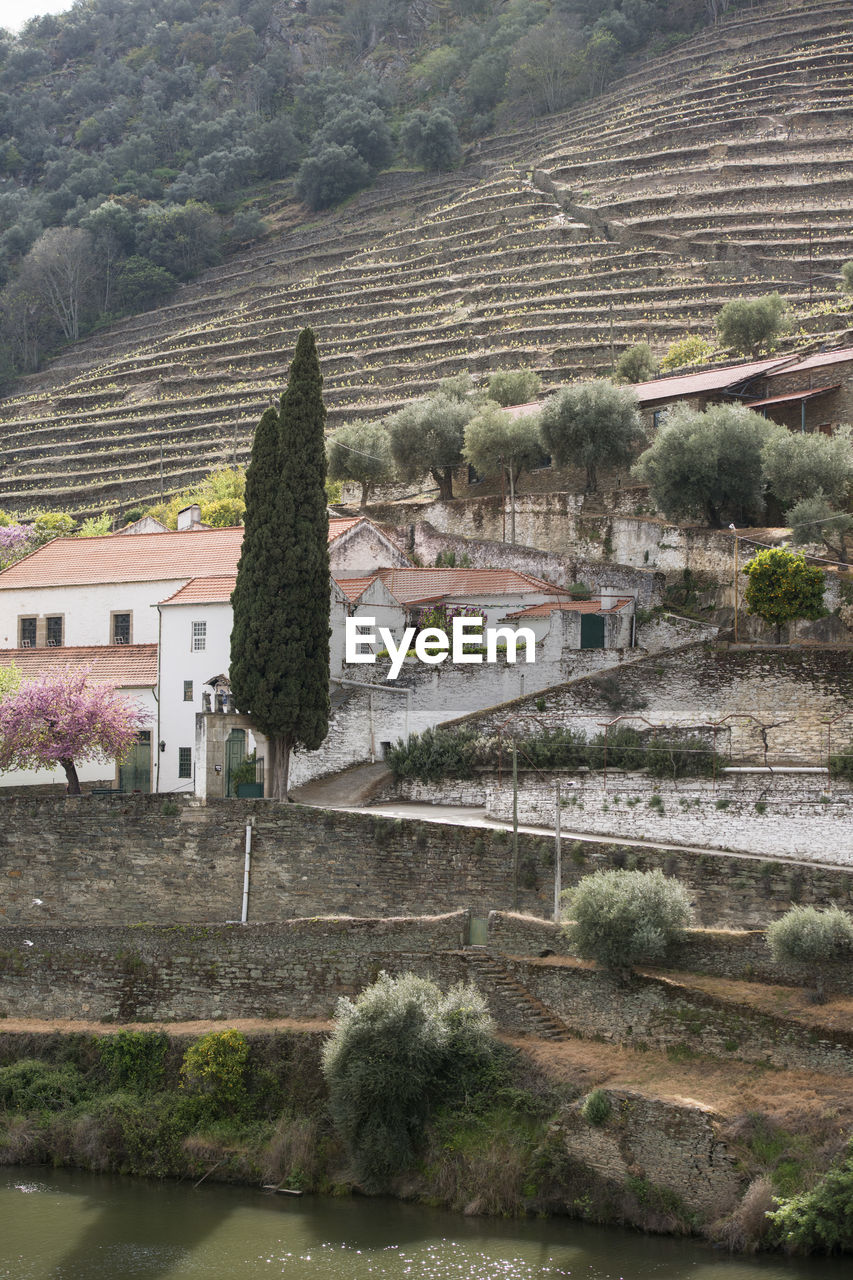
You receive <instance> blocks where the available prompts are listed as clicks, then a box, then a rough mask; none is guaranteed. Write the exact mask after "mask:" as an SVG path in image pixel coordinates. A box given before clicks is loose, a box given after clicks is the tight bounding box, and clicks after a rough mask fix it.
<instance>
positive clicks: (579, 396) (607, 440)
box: [541, 378, 643, 493]
mask: <svg viewBox="0 0 853 1280" xmlns="http://www.w3.org/2000/svg"><path fill="white" fill-rule="evenodd" d="M541 424H542V425H541V437H542V444H543V445H544V447H545V450H546V452H547V453H550V454H551V456H552V457H553V459H554V462H555V463H556V464H557V466H560V467H565V466H580V467H584V468H585V469H586V488H587V492H588V493H590V492H591V493H594V492H595V491H596V489H597V488H598V472H599V470H600V469H601V468H602V467H624V466H627V465H628V463H629V462H630V461H631V458H632V457H633V454H634V449H635V447H636V445H637V444H638V443H639V441H640V440H642V438H643V428H642V423H641V420H640V413H639V409H638V408H637V397H636V394H635V393H634V391H632V389H631V388H630V387H617V386H616V384H615V383H613V382H610V381H609V380H608V379H606V378H599V379H596V380H595V381H592V382H577V383H575V384H574V386H571V387H566V388H565V390H563V391H558V392H557V394H556V395H553V396H551V397H550V398H549V399H548V400H546V401H545V404H544V406H543V408H542V418H541Z"/></svg>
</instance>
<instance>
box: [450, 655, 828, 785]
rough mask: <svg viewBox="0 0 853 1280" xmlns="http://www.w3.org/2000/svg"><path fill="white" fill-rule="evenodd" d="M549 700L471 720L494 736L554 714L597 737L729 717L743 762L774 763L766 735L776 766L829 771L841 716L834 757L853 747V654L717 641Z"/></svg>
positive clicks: (578, 685) (527, 701)
mask: <svg viewBox="0 0 853 1280" xmlns="http://www.w3.org/2000/svg"><path fill="white" fill-rule="evenodd" d="M542 697H543V698H544V706H545V710H544V712H541V711H540V709H539V708H538V707H537V705H536V704H537V701H538V699H536V698H533V697H526V698H524V699H519V700H518V701H517V702H516V703H515V704H514V705H513V706H512V707H503V708H501V710H500V712H499V713H497V712H496V713H494V714H493V713H489V712H484V713H482V714H481V715H478V716H469V717H467V718H466V719H465V720H464V723H468V724H474V725H477V726H479V727H481V728H482V729H484V730H492V729H493V728H494V726H495V725H496V724H497V723H500V722H502V721H504V720H506V718H507V716H508V715H510V714H513V713H514V714H515V715H517V716H523V715H525V714H530V715H533V716H536V715H542V714H544V715H546V716H548V717H558V718H560V719H562V720H564V721H565V722H566V723H567V724H571V725H572V727H573V728H575V729H582V730H583V731H584V732H585V733H587V734H589V735H594V734H596V733H599V732H600V731H601V726H602V724H605V723H609V722H610V721H612V720H615V719H616V717H617V716H632V715H633V716H641V717H644V718H645V719H646V720H648V721H650V722H651V723H652V724H661V725H677V724H681V725H699V724H707V723H711V722H715V721H721V720H723V719H727V718H728V719H727V724H728V725H729V726H730V728H731V744H732V754H733V757H734V759H733V761H732V762H733V763H747V762H755V763H763V762H765V743H764V738H763V736H762V735H763V734H765V735H766V748H767V761H769V763H771V764H777V763H778V764H806V765H820V764H826V749H827V741H828V738H827V721H829V720H832V719H833V718H836V720H835V724H834V725H833V728H832V742H833V750H835V749H837V747H838V746H840V745H841V744H842V743H844V742H849V741H851V740H853V710H851V708H853V650H851V649H850V648H849V647H846V648H832V649H829V648H827V649H790V648H787V647H784V646H783V647H780V648H772V647H771V648H751V649H746V648H735V647H731V648H730V647H728V646H725V645H717V644H712V643H708V644H704V645H696V646H694V647H692V648H684V649H681V650H679V651H678V652H675V653H668V654H663V653H662V654H659V655H657V656H656V657H654V658H650V659H647V660H645V661H642V662H636V663H632V664H625V665H623V666H622V668H621V669H616V670H614V671H612V672H608V673H606V674H603V675H601V676H598V677H595V676H593V677H589V678H586V679H582V680H576V681H573V682H572V683H570V684H566V685H564V686H563V687H562V688H559V689H552V690H549V691H547V692H546V693H545V694H543V695H542ZM750 717H751V718H750ZM628 723H630V720H629V721H628ZM637 723H638V724H640V727H643V726H642V724H641V723H640V721H639V720H638V721H637Z"/></svg>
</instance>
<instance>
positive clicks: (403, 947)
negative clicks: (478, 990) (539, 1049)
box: [0, 911, 468, 1022]
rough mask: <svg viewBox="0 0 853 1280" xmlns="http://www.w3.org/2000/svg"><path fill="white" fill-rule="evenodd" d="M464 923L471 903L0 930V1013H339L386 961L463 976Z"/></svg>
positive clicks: (118, 1017) (396, 968)
mask: <svg viewBox="0 0 853 1280" xmlns="http://www.w3.org/2000/svg"><path fill="white" fill-rule="evenodd" d="M467 932H468V913H467V912H464V911H463V912H457V913H455V914H452V915H446V916H438V917H432V918H415V919H390V920H363V919H341V918H340V917H336V918H332V919H323V918H319V919H317V918H315V919H310V920H292V921H288V922H286V923H275V924H263V925H260V924H259V925H247V926H245V927H242V926H240V925H231V926H229V925H185V926H177V927H171V928H169V927H165V928H164V927H162V926H156V925H137V926H133V927H130V928H127V927H123V926H104V925H100V926H97V927H86V926H76V927H65V926H55V925H54V926H51V925H48V926H41V927H35V928H34V927H33V926H31V925H28V926H27V927H26V929H23V928H20V927H18V928H14V927H12V928H10V927H3V928H0V1013H3V1014H12V1015H14V1016H15V1017H25V1018H26V1017H29V1018H83V1019H96V1018H100V1019H106V1020H110V1021H120V1022H127V1021H136V1020H138V1019H143V1020H149V1019H156V1020H164V1021H176V1022H179V1021H182V1020H187V1019H206V1018H251V1017H260V1018H264V1017H277V1018H284V1017H287V1018H330V1017H331V1016H332V1015H333V1014H334V1011H335V1005H336V1003H337V1000H338V998H339V997H340V996H350V997H354V996H356V995H357V994H358V993H359V992H360V991H361V990H363V988H364V987H366V986H368V985H369V984H370V983H371V982H374V981H375V980H376V977H377V975H378V974H379V971H380V970H381V969H385V970H386V971H387V972H389V973H395V974H396V973H402V972H406V971H413V972H419V973H425V974H433V973H435V974H436V976H439V975H441V976H443V977H446V978H447V979H449V980H454V979H455V978H456V977H457V976H458V974H457V973H456V971H455V968H454V960H453V954H454V953H455V952H458V950H459V948H460V947H462V946H463V945H464V944H465V942H466V941H467ZM24 934H26V939H25V937H24ZM442 953H448V954H447V960H446V961H445V962H444V963H442V961H441V956H442ZM436 971H437V972H436Z"/></svg>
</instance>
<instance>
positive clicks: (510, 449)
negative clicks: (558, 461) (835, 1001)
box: [463, 401, 544, 542]
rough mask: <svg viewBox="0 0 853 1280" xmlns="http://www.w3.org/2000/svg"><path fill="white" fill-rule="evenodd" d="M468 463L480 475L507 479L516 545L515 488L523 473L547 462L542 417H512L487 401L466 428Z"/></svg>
mask: <svg viewBox="0 0 853 1280" xmlns="http://www.w3.org/2000/svg"><path fill="white" fill-rule="evenodd" d="M463 455H464V457H465V460H466V461H467V462H469V463H470V465H471V466H472V467H474V468H475V470H476V471H478V472H479V473H480V475H481V476H496V475H497V476H499V475H500V474H501V472H503V474H504V475H505V476H506V479H507V483H508V484H509V495H510V542H515V487H516V485H517V484H518V478H519V476H520V475H521V473H522V471H529V470H531V469H532V468H533V467H535V466H538V465H539V464H540V463H542V462H543V461H544V454H543V452H542V445H541V444H540V443H539V414H538V413H535V412H533V413H526V414H522V415H521V416H517V417H512V416H510V414H508V413H507V412H506V410H505V409H502V408H500V407H499V406H498V405H496V404H495V403H494V402H492V401H487V402H486V403H485V404H484V405H483V407H482V408H481V409H479V410H478V412H477V413H476V414H475V415H474V417H473V418H472V419H471V420H470V422H468V423H467V425H466V427H465V447H464V449H463Z"/></svg>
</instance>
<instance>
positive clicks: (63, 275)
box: [21, 227, 97, 341]
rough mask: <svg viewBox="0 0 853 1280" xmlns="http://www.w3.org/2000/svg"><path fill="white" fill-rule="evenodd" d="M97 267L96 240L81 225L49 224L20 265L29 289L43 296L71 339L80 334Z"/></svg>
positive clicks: (64, 332) (43, 299)
mask: <svg viewBox="0 0 853 1280" xmlns="http://www.w3.org/2000/svg"><path fill="white" fill-rule="evenodd" d="M96 271H97V263H96V259H95V253H94V241H93V239H92V237H91V235H90V234H89V232H88V231H83V230H82V228H80V227H50V228H49V229H48V230H47V231H45V232H44V233H43V234H42V235H41V236H39V238H38V240H37V241H36V242H35V244H34V245H33V247H32V249H30V251H29V253H28V254H27V256H26V258H25V259H24V263H23V266H22V268H21V276H22V279H23V280H24V282H25V283H26V285H27V286H28V287H29V290H30V291H31V292H32V293H33V294H35V295H36V296H37V297H39V298H41V299H42V301H43V302H44V303H45V305H46V306H47V308H48V310H49V311H50V312H51V314H52V315H53V316H54V317H55V319H56V321H57V323H58V324H59V326H60V328H61V329H62V332H63V334H64V335H65V337H66V338H67V339H68V340H69V341H74V340H75V339H77V338H79V337H80V316H81V313H82V312H83V310H84V309H85V305H86V302H87V301H88V299H89V295H90V291H91V287H92V284H93V281H94V278H95V274H96Z"/></svg>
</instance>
